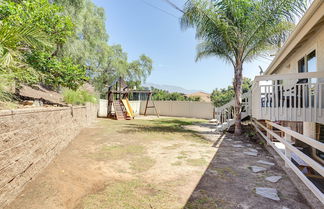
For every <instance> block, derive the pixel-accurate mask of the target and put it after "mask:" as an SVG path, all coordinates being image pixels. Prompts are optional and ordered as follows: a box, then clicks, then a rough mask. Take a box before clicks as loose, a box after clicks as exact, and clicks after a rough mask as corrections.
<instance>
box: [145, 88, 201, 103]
mask: <svg viewBox="0 0 324 209" xmlns="http://www.w3.org/2000/svg"><path fill="white" fill-rule="evenodd" d="M151 89H152V91H153V96H152V99H153V100H155V101H196V102H198V101H200V97H198V96H195V97H188V96H186V95H185V94H182V93H178V92H172V93H170V92H168V91H166V90H162V89H156V88H153V87H151Z"/></svg>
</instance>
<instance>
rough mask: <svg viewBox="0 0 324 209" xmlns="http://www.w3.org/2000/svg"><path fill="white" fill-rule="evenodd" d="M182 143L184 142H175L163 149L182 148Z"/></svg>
mask: <svg viewBox="0 0 324 209" xmlns="http://www.w3.org/2000/svg"><path fill="white" fill-rule="evenodd" d="M182 145H183V144H173V145H170V146H166V147H163V149H166V150H174V149H178V148H180V147H181V146H182Z"/></svg>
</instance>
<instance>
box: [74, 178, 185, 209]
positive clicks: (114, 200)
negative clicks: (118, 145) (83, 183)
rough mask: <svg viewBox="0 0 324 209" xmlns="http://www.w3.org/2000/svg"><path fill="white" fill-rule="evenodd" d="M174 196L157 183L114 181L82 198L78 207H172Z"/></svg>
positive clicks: (167, 208)
mask: <svg viewBox="0 0 324 209" xmlns="http://www.w3.org/2000/svg"><path fill="white" fill-rule="evenodd" d="M175 204H176V198H175V197H174V196H172V195H171V194H169V193H166V192H164V191H162V190H161V189H160V188H159V187H158V186H157V185H152V184H149V183H146V182H144V181H141V180H130V181H122V182H114V183H113V184H109V185H107V186H106V187H105V189H104V190H102V191H100V192H98V193H96V194H92V195H88V196H87V197H85V198H84V200H83V201H82V203H81V205H80V206H81V207H80V208H84V209H107V208H113V209H135V208H136V209H137V208H141V209H151V208H159V209H172V208H179V206H176V205H175Z"/></svg>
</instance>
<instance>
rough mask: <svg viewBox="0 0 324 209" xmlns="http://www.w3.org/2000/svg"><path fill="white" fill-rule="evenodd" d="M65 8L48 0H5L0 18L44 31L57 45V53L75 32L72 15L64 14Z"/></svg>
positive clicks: (0, 10) (13, 24)
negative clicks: (15, 0) (16, 0)
mask: <svg viewBox="0 0 324 209" xmlns="http://www.w3.org/2000/svg"><path fill="white" fill-rule="evenodd" d="M62 11H63V8H62V7H60V6H58V5H56V4H51V3H49V1H48V0H25V1H18V3H16V2H14V1H8V0H7V1H3V3H2V4H1V5H0V14H1V15H0V19H1V20H2V21H3V22H6V23H8V24H10V25H12V26H19V25H25V26H26V25H30V26H32V27H33V28H37V29H38V30H40V31H42V32H44V33H45V34H46V35H47V38H48V40H50V41H51V42H52V43H53V45H54V46H55V50H54V52H53V55H57V54H58V52H59V50H60V49H61V48H62V46H63V44H64V43H66V41H67V40H68V38H69V37H70V36H72V35H73V33H74V25H73V23H72V20H71V17H70V16H68V15H62Z"/></svg>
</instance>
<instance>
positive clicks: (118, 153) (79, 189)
mask: <svg viewBox="0 0 324 209" xmlns="http://www.w3.org/2000/svg"><path fill="white" fill-rule="evenodd" d="M205 122H206V121H202V120H192V119H177V118H163V119H155V120H132V121H114V120H107V119H101V120H98V122H97V123H96V124H94V125H92V126H91V127H89V128H86V129H84V130H83V131H82V132H81V133H80V134H79V136H78V137H76V138H75V139H74V140H73V141H72V142H71V143H70V145H69V146H68V147H67V148H66V149H65V150H63V151H62V153H61V154H60V155H59V156H58V157H57V158H56V159H55V160H54V161H53V162H52V163H51V164H50V165H49V167H47V168H46V169H45V170H44V172H42V173H41V174H40V175H39V176H37V177H36V178H35V179H34V180H33V181H32V182H31V183H30V184H28V185H27V186H26V188H25V190H24V191H23V192H22V193H21V195H20V196H19V197H18V198H17V199H16V200H15V201H14V202H13V203H12V204H11V205H10V206H9V207H7V209H26V208H28V209H146V208H147V209H152V208H154V209H173V208H178V209H180V208H187V209H194V208H197V209H204V208H206V209H214V208H215V209H220V208H222V209H234V208H257V209H262V208H269V209H270V208H271V209H276V208H279V209H283V208H284V207H287V208H290V209H298V208H300V209H301V208H302V209H307V208H309V207H308V206H307V204H306V203H305V201H304V199H303V197H302V196H301V195H300V194H299V193H298V191H297V190H296V189H295V187H294V186H293V184H292V183H291V182H290V180H289V179H288V177H287V176H286V175H285V173H284V172H283V171H282V170H281V169H280V168H278V167H276V166H265V167H266V168H267V171H265V172H262V173H252V171H251V170H250V169H249V166H252V165H255V164H256V161H257V160H260V159H264V160H267V161H271V160H272V157H271V156H270V155H269V154H268V153H267V152H266V151H264V150H262V149H260V148H259V147H258V146H257V145H256V144H252V143H249V142H246V141H238V142H235V141H236V140H235V139H230V140H229V137H230V136H220V135H216V134H214V133H211V132H210V131H211V128H210V126H205V125H199V123H205ZM233 144H243V145H244V146H245V145H246V147H245V148H234V147H232V145H233ZM248 144H250V145H248ZM248 147H249V148H254V149H258V150H259V156H258V157H257V158H255V157H252V156H248V157H246V156H244V154H243V151H244V150H243V149H248ZM259 158H260V159H259ZM268 175H281V176H282V177H283V178H282V179H281V180H280V181H279V182H278V183H270V182H266V181H265V180H264V177H265V176H268ZM258 186H263V187H266V186H271V187H276V188H277V189H278V191H279V197H280V199H281V200H280V201H275V200H270V199H267V198H264V197H261V196H258V195H256V194H255V187H258Z"/></svg>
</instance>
